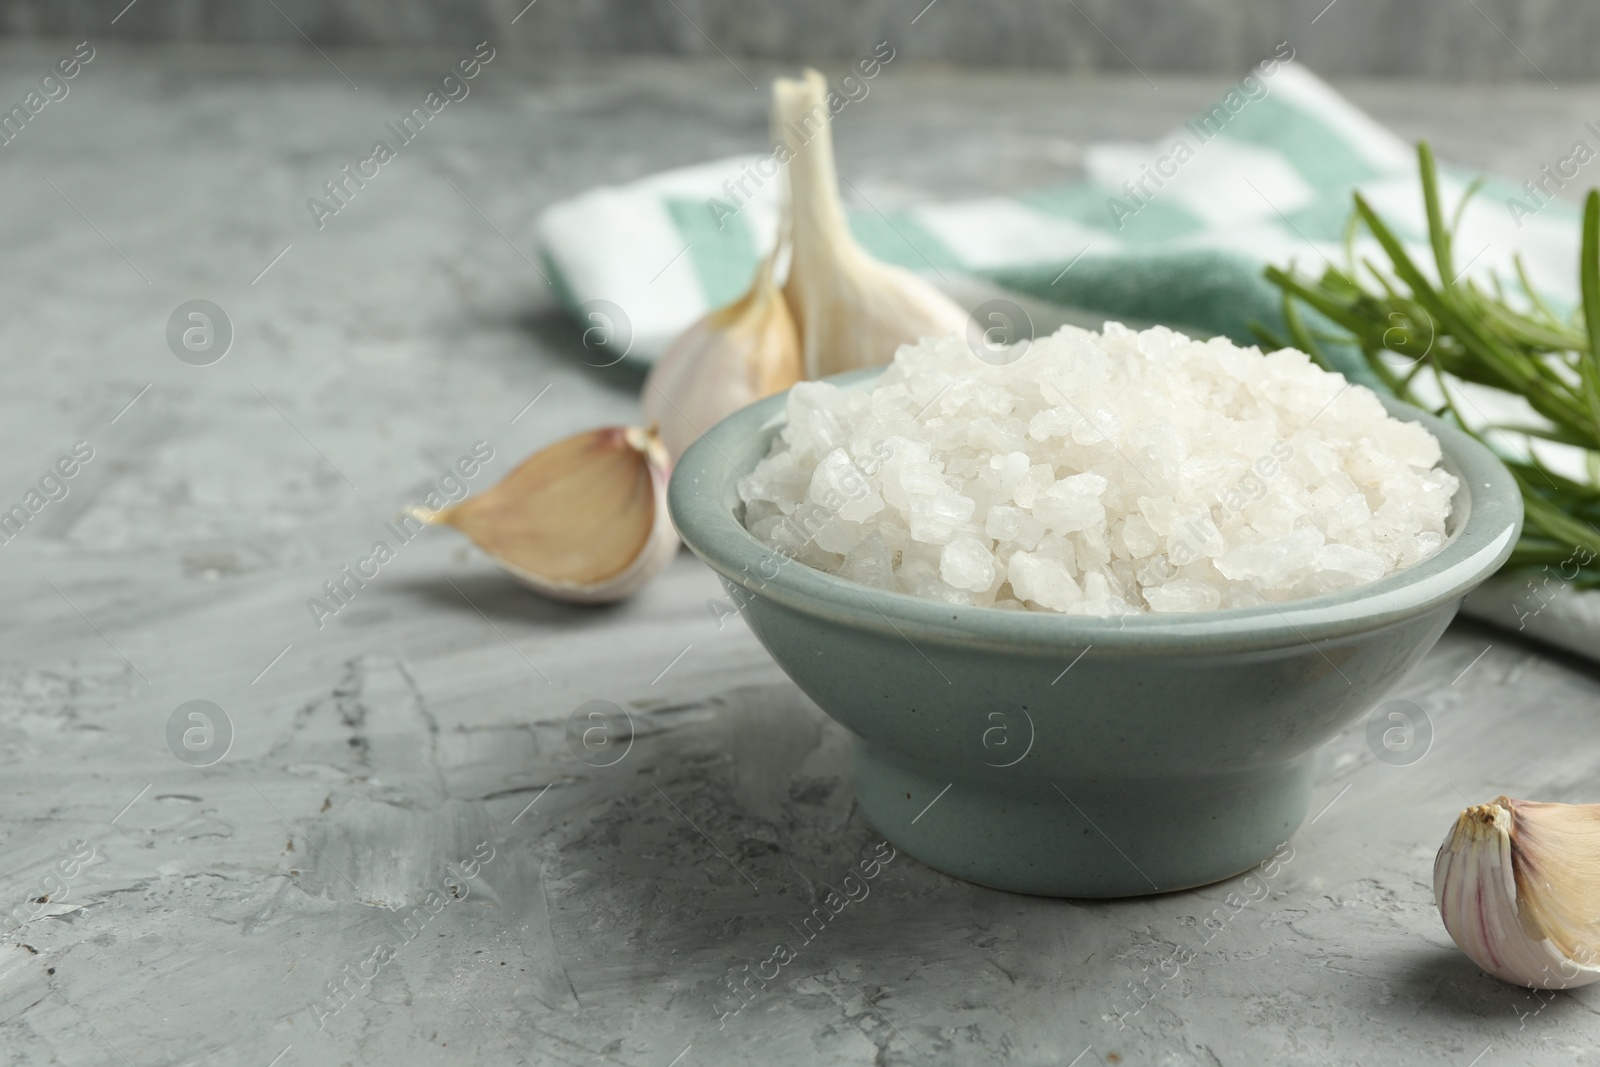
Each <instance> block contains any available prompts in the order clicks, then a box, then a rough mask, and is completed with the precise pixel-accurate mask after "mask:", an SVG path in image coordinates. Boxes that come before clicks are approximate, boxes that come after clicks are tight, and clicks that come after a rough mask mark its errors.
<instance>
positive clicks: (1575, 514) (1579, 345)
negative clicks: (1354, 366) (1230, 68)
mask: <svg viewBox="0 0 1600 1067" xmlns="http://www.w3.org/2000/svg"><path fill="white" fill-rule="evenodd" d="M1417 162H1418V170H1419V171H1420V173H1421V178H1422V196H1423V202H1424V204H1425V206H1426V208H1427V218H1428V243H1429V246H1430V248H1431V250H1432V253H1433V263H1434V268H1435V273H1436V274H1437V279H1438V280H1437V281H1435V280H1434V279H1432V278H1429V277H1428V276H1427V275H1426V274H1425V273H1424V272H1423V271H1422V269H1421V268H1419V267H1418V265H1417V264H1416V263H1415V262H1414V261H1413V260H1412V258H1411V255H1410V254H1409V253H1408V252H1407V251H1406V248H1405V245H1404V244H1403V243H1402V242H1401V241H1400V239H1399V238H1398V237H1397V236H1395V233H1394V231H1393V230H1392V229H1391V228H1390V227H1389V226H1388V224H1386V223H1385V222H1384V221H1383V219H1382V218H1380V217H1379V216H1378V214H1377V213H1376V212H1375V211H1373V209H1372V206H1371V205H1370V204H1368V203H1367V201H1366V200H1365V199H1363V198H1362V196H1361V194H1359V193H1357V194H1356V195H1355V212H1354V214H1353V215H1352V216H1351V220H1350V226H1349V228H1348V230H1347V231H1346V242H1345V247H1346V259H1347V262H1348V266H1347V267H1346V268H1345V269H1342V270H1341V269H1339V268H1337V267H1334V266H1331V265H1330V266H1329V267H1328V269H1327V270H1326V271H1324V272H1323V274H1322V276H1321V277H1320V278H1313V277H1309V276H1302V275H1300V274H1298V273H1295V272H1290V271H1284V270H1280V269H1279V268H1277V267H1268V268H1267V271H1266V277H1267V280H1268V281H1270V282H1272V283H1273V284H1274V285H1276V286H1277V287H1278V288H1279V289H1280V290H1281V291H1282V306H1283V321H1284V324H1285V328H1286V330H1287V336H1279V335H1278V334H1276V333H1275V332H1273V331H1271V330H1269V329H1267V328H1266V327H1263V326H1261V325H1259V324H1258V325H1256V327H1255V328H1256V332H1257V333H1258V334H1259V335H1260V336H1261V338H1262V340H1263V341H1264V342H1266V343H1268V344H1271V345H1275V346H1278V347H1285V346H1292V347H1295V348H1299V349H1301V350H1302V351H1304V352H1306V353H1308V354H1309V355H1310V356H1311V357H1312V358H1313V359H1315V360H1317V362H1318V363H1320V364H1321V365H1323V366H1324V367H1329V368H1330V369H1332V364H1331V363H1330V361H1329V359H1328V357H1327V354H1326V352H1325V351H1324V345H1325V344H1330V343H1331V344H1344V345H1354V346H1355V347H1357V348H1359V349H1360V351H1361V354H1362V357H1363V361H1364V362H1365V364H1366V366H1367V367H1368V368H1369V369H1370V370H1371V372H1372V373H1373V375H1374V376H1376V378H1377V379H1378V380H1379V381H1380V382H1382V384H1383V385H1384V386H1385V387H1387V388H1388V389H1389V391H1390V392H1392V393H1393V394H1394V395H1395V396H1396V397H1398V398H1399V399H1401V400H1404V401H1406V402H1407V403H1409V404H1413V405H1415V406H1417V407H1421V408H1424V409H1428V410H1432V411H1433V413H1434V414H1436V415H1439V416H1440V417H1442V418H1445V419H1448V420H1450V421H1451V422H1454V423H1455V424H1456V425H1458V426H1460V427H1461V428H1462V429H1463V430H1465V431H1466V432H1467V433H1469V434H1472V435H1473V436H1474V437H1476V438H1478V440H1480V441H1483V442H1484V443H1485V444H1486V445H1488V446H1489V447H1490V448H1491V449H1493V450H1494V451H1495V452H1496V454H1497V455H1499V456H1500V458H1501V459H1503V460H1504V461H1505V462H1506V465H1507V466H1508V467H1509V468H1510V469H1511V473H1512V474H1513V475H1514V476H1515V477H1516V480H1517V484H1518V485H1519V486H1520V487H1521V489H1522V498H1523V504H1524V508H1525V511H1526V520H1525V522H1524V526H1523V532H1522V539H1521V540H1520V541H1519V542H1518V543H1517V547H1516V549H1515V550H1514V551H1513V552H1512V555H1511V559H1510V561H1509V563H1508V566H1545V567H1549V566H1551V565H1557V566H1560V567H1561V573H1562V574H1563V575H1564V576H1569V575H1570V573H1571V570H1572V569H1573V568H1576V569H1577V572H1578V577H1577V579H1576V582H1577V584H1578V585H1580V586H1584V587H1595V586H1600V191H1591V192H1590V193H1589V196H1588V198H1587V200H1586V201H1585V203H1584V210H1583V252H1582V256H1581V259H1580V261H1579V274H1580V283H1581V284H1580V290H1581V292H1582V295H1583V299H1582V301H1581V306H1580V307H1579V308H1577V309H1576V310H1575V311H1574V313H1573V315H1572V317H1571V319H1564V318H1562V317H1561V316H1560V315H1558V314H1557V313H1556V312H1555V311H1554V310H1553V309H1552V308H1551V307H1550V306H1549V305H1548V304H1547V303H1546V302H1545V301H1544V300H1543V299H1542V298H1541V297H1540V295H1539V294H1538V292H1537V291H1536V290H1535V289H1534V287H1533V286H1532V285H1531V284H1530V283H1529V281H1528V275H1527V271H1526V270H1525V269H1524V267H1523V264H1522V261H1521V259H1520V258H1519V259H1517V260H1516V270H1517V278H1516V285H1517V287H1518V288H1519V289H1520V290H1521V296H1520V297H1519V298H1518V299H1517V300H1516V301H1515V302H1513V301H1512V300H1510V299H1508V298H1507V296H1506V292H1505V288H1504V287H1503V286H1502V283H1501V280H1500V279H1499V278H1492V279H1491V280H1490V282H1489V285H1488V288H1485V287H1484V286H1482V285H1479V284H1478V283H1475V282H1473V281H1470V280H1469V281H1462V279H1461V278H1460V277H1459V276H1458V273H1457V269H1456V267H1455V258H1454V237H1455V230H1456V228H1457V226H1458V224H1459V221H1460V218H1461V211H1462V209H1463V208H1464V207H1465V206H1466V203H1467V200H1468V199H1470V198H1471V196H1472V195H1473V193H1474V192H1476V190H1477V184H1476V183H1474V184H1473V186H1472V187H1470V188H1468V190H1467V192H1466V195H1465V196H1464V197H1463V198H1462V201H1461V203H1460V204H1459V205H1458V206H1457V208H1456V212H1455V215H1454V217H1453V218H1452V219H1451V221H1450V222H1449V223H1446V221H1445V215H1444V209H1443V203H1442V201H1441V199H1440V196H1439V180H1438V172H1437V168H1436V167H1435V164H1434V159H1433V152H1432V150H1431V149H1430V148H1429V147H1428V145H1427V143H1426V142H1423V143H1420V144H1418V145H1417ZM1363 229H1364V230H1365V231H1366V232H1367V233H1369V234H1371V235H1372V237H1373V238H1374V239H1375V240H1376V241H1377V243H1378V245H1379V247H1381V248H1382V250H1383V253H1384V255H1385V256H1386V257H1387V258H1388V260H1389V263H1388V267H1387V269H1380V267H1379V266H1378V265H1377V264H1375V263H1373V262H1372V261H1370V260H1363V261H1362V262H1361V263H1360V264H1359V265H1358V264H1357V262H1356V255H1355V238H1356V237H1357V236H1358V235H1359V233H1360V231H1361V230H1363ZM1302 306H1303V307H1305V308H1311V309H1313V310H1315V311H1316V312H1318V313H1319V314H1320V315H1321V316H1322V317H1323V318H1325V319H1326V320H1328V321H1330V322H1331V323H1332V324H1333V325H1334V326H1336V327H1338V328H1339V329H1340V330H1342V331H1344V332H1343V333H1342V334H1327V333H1322V334H1319V333H1317V332H1316V331H1314V330H1313V329H1311V327H1310V326H1309V325H1308V323H1307V317H1306V315H1305V314H1304V312H1303V310H1302ZM1424 375H1426V376H1427V377H1428V378H1429V379H1431V381H1432V382H1433V384H1434V386H1435V387H1436V388H1437V390H1438V394H1439V395H1440V396H1442V397H1443V403H1442V404H1439V403H1428V402H1425V401H1424V400H1422V399H1421V398H1420V397H1419V396H1418V393H1417V390H1416V385H1417V382H1418V380H1419V378H1421V377H1422V376H1424ZM1461 382H1471V383H1473V384H1474V385H1479V386H1487V387H1489V388H1491V389H1499V390H1502V391H1504V392H1506V393H1510V394H1513V395H1515V396H1518V397H1521V398H1522V399H1523V400H1525V401H1526V402H1527V403H1528V405H1529V406H1530V407H1531V408H1532V409H1533V410H1534V411H1535V412H1537V413H1538V415H1539V416H1540V417H1542V418H1543V419H1545V420H1546V421H1547V422H1548V425H1543V426H1539V425H1511V424H1496V423H1491V422H1489V420H1488V419H1487V418H1479V419H1476V420H1473V421H1469V420H1468V419H1466V418H1464V417H1463V415H1462V411H1461V407H1460V406H1459V405H1461V404H1463V403H1465V404H1466V405H1468V406H1471V402H1470V400H1467V399H1466V398H1465V397H1463V396H1462V393H1461V390H1460V388H1459V385H1460V383H1461ZM1474 413H1475V414H1477V413H1476V412H1474ZM1529 438H1538V439H1543V440H1547V441H1553V442H1557V443H1560V444H1562V445H1568V446H1571V447H1574V448H1578V449H1581V450H1583V453H1584V457H1585V461H1586V462H1585V468H1586V472H1587V478H1586V479H1585V480H1583V481H1577V480H1574V479H1572V478H1570V477H1564V476H1562V475H1560V474H1557V473H1556V472H1554V471H1552V470H1550V469H1549V468H1548V467H1546V466H1545V464H1543V463H1542V462H1540V460H1539V458H1538V457H1537V456H1536V455H1535V454H1534V453H1533V451H1532V450H1531V448H1524V449H1521V450H1520V451H1519V450H1517V449H1516V442H1519V441H1521V442H1526V441H1527V440H1528V439H1529ZM1579 550H1585V551H1584V552H1582V553H1580V552H1579ZM1585 558H1587V559H1588V560H1590V561H1591V562H1589V563H1588V564H1587V565H1583V566H1580V563H1581V562H1582V561H1583V560H1584V559H1585Z"/></svg>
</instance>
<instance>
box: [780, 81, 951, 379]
mask: <svg viewBox="0 0 1600 1067" xmlns="http://www.w3.org/2000/svg"><path fill="white" fill-rule="evenodd" d="M773 121H774V125H776V126H777V130H776V131H775V132H776V134H777V136H778V137H779V139H781V141H782V142H783V145H784V147H785V148H786V149H787V151H788V153H789V156H790V159H789V160H788V170H789V195H790V201H791V205H792V211H793V224H792V227H793V242H794V254H793V258H792V259H791V260H790V263H789V278H788V281H787V282H786V283H785V284H784V288H783V294H784V296H785V297H787V298H788V300H789V305H790V307H791V309H792V310H793V311H794V316H795V319H796V321H797V322H798V323H799V326H800V336H801V339H802V340H803V341H804V343H805V375H806V377H807V378H822V377H826V376H827V375H830V374H837V373H839V372H840V371H847V370H855V369H856V368H858V367H875V366H878V365H879V364H882V363H887V362H889V360H890V359H892V358H893V357H894V353H895V349H897V348H899V347H900V346H901V345H903V344H910V343H912V342H915V341H917V340H919V339H921V338H923V337H943V336H945V335H947V334H949V333H952V332H960V331H962V330H965V329H966V325H967V313H966V312H964V311H962V310H961V308H959V307H958V306H956V304H955V303H954V302H953V301H952V300H951V299H950V298H949V297H947V296H945V295H944V294H943V293H941V292H939V290H937V289H935V288H934V287H933V286H931V285H929V284H928V283H927V282H925V281H923V280H922V279H921V278H919V277H917V276H916V275H915V274H912V273H911V272H910V271H907V270H902V269H900V268H899V267H892V266H889V265H888V264H885V263H880V262H878V261H877V260H875V259H873V258H872V257H871V256H870V255H868V254H867V252H866V250H864V249H863V248H862V247H861V246H860V245H859V244H857V243H856V240H855V238H854V237H852V236H851V235H850V229H849V227H848V226H847V225H846V223H845V218H844V208H843V206H842V205H841V204H840V203H839V183H838V177H837V175H836V174H835V171H834V163H833V133H832V129H831V128H830V121H831V112H830V111H829V108H828V83H827V81H826V80H825V79H824V78H823V77H822V75H821V74H819V73H817V72H816V71H814V70H808V71H806V74H805V80H803V81H791V80H788V79H783V78H780V79H778V80H777V81H776V82H774V83H773Z"/></svg>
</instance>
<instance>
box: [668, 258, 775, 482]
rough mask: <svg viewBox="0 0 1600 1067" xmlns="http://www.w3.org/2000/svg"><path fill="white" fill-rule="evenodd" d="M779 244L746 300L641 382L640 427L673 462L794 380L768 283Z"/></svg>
mask: <svg viewBox="0 0 1600 1067" xmlns="http://www.w3.org/2000/svg"><path fill="white" fill-rule="evenodd" d="M782 244H783V242H782V241H781V240H780V241H779V243H778V247H776V248H774V249H773V250H772V253H771V254H770V255H769V256H767V258H766V259H765V260H763V261H762V263H761V266H760V268H759V269H758V270H757V271H756V279H755V282H754V283H753V284H752V285H751V286H750V290H749V291H748V292H746V293H745V294H744V295H743V296H741V297H740V298H739V299H737V300H735V301H734V302H733V303H731V304H729V305H727V306H726V307H721V308H718V309H717V310H715V311H713V312H711V313H710V314H708V315H706V316H705V317H704V318H702V319H701V320H700V321H699V322H696V323H695V324H694V325H693V326H691V327H689V329H688V330H686V331H685V332H684V333H683V334H682V336H680V337H679V338H678V339H677V340H676V341H674V342H673V343H672V347H671V348H669V349H667V352H666V354H665V355H663V356H662V357H661V359H660V360H659V361H658V362H657V363H656V365H655V367H654V368H652V369H651V371H650V376H649V377H648V378H646V379H645V383H644V395H643V396H642V397H641V403H642V404H643V406H644V416H645V420H646V421H647V422H651V423H655V424H656V425H658V426H660V428H661V441H662V443H663V444H664V445H666V448H667V455H668V456H669V457H671V459H672V461H673V462H677V459H678V457H679V456H681V455H683V451H684V449H686V448H688V447H689V446H690V445H691V444H693V443H694V439H695V438H697V437H699V436H700V435H701V434H702V433H704V432H705V431H706V430H709V429H710V428H711V427H712V426H714V425H716V424H717V423H719V422H721V421H722V420H723V419H724V418H726V417H727V416H729V415H732V414H733V413H734V412H735V411H738V410H739V409H740V408H742V407H745V406H746V405H748V404H753V403H755V402H756V401H757V400H760V399H761V398H762V397H764V396H770V395H771V394H773V393H777V392H782V391H783V390H785V389H787V388H789V386H791V385H793V384H794V383H795V382H797V381H799V380H800V338H799V336H798V335H797V334H796V333H795V328H794V319H793V317H792V316H790V314H789V306H788V305H787V304H785V303H784V300H783V293H782V292H781V291H779V289H778V287H777V286H776V285H774V284H773V281H772V273H773V269H774V265H775V264H776V262H777V259H778V256H779V254H780V253H781V252H782V251H783V248H782Z"/></svg>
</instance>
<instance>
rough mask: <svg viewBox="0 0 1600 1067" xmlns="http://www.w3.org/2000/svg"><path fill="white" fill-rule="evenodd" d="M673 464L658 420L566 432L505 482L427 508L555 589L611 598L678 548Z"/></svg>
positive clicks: (533, 581)
mask: <svg viewBox="0 0 1600 1067" xmlns="http://www.w3.org/2000/svg"><path fill="white" fill-rule="evenodd" d="M669 469H670V464H669V462H668V460H667V455H666V449H665V448H664V447H663V445H662V443H661V439H660V437H658V436H657V435H656V433H655V430H654V429H653V428H652V429H649V430H641V429H637V428H635V427H625V426H608V427H605V428H603V429H599V430H589V431H587V432H584V433H580V434H575V435H574V436H572V437H568V438H566V439H565V440H562V441H557V442H556V443H555V444H553V445H551V446H549V447H548V448H545V449H543V450H541V451H539V452H536V453H534V454H533V455H532V456H529V457H528V458H527V459H525V460H523V461H522V462H521V463H520V464H518V465H517V467H516V468H515V469H514V470H512V471H511V473H510V474H507V475H506V476H505V478H503V479H501V481H500V482H499V484H497V485H495V486H492V487H491V488H489V489H486V490H484V491H483V492H481V493H478V494H476V495H474V496H470V497H468V498H467V499H465V500H463V501H462V502H461V503H459V504H456V505H455V506H453V507H448V508H445V509H443V510H441V511H436V512H418V515H419V517H420V518H422V519H424V520H425V521H428V522H432V523H443V524H445V525H448V526H454V527H455V528H456V529H458V530H460V531H461V532H462V533H464V534H466V535H467V536H468V537H470V538H471V539H472V540H473V541H474V542H475V543H476V544H477V545H478V547H479V548H481V549H483V550H484V551H485V552H486V553H488V554H489V556H490V557H491V558H493V559H494V561H495V562H496V563H498V564H500V566H501V567H503V568H505V569H506V570H507V571H509V572H510V573H511V574H512V576H514V577H516V578H517V579H519V580H520V581H522V582H523V583H524V584H526V585H528V586H530V587H532V588H533V589H535V590H537V591H538V592H540V593H543V594H544V595H546V596H549V597H552V598H554V599H556V600H566V601H571V602H574V603H593V604H599V603H608V602H610V601H614V600H621V599H623V598H625V597H628V596H631V595H633V594H634V593H636V592H638V590H639V589H640V588H642V587H643V586H644V584H645V583H646V582H648V581H649V580H650V579H651V578H653V577H655V575H656V574H657V573H659V572H660V571H661V569H662V568H663V567H665V566H666V565H667V563H668V562H669V561H670V560H671V559H672V557H673V555H674V553H676V552H677V550H678V535H677V533H676V531H675V530H674V529H673V526H672V519H671V518H670V517H669V516H668V514H667V473H668V470H669Z"/></svg>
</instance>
